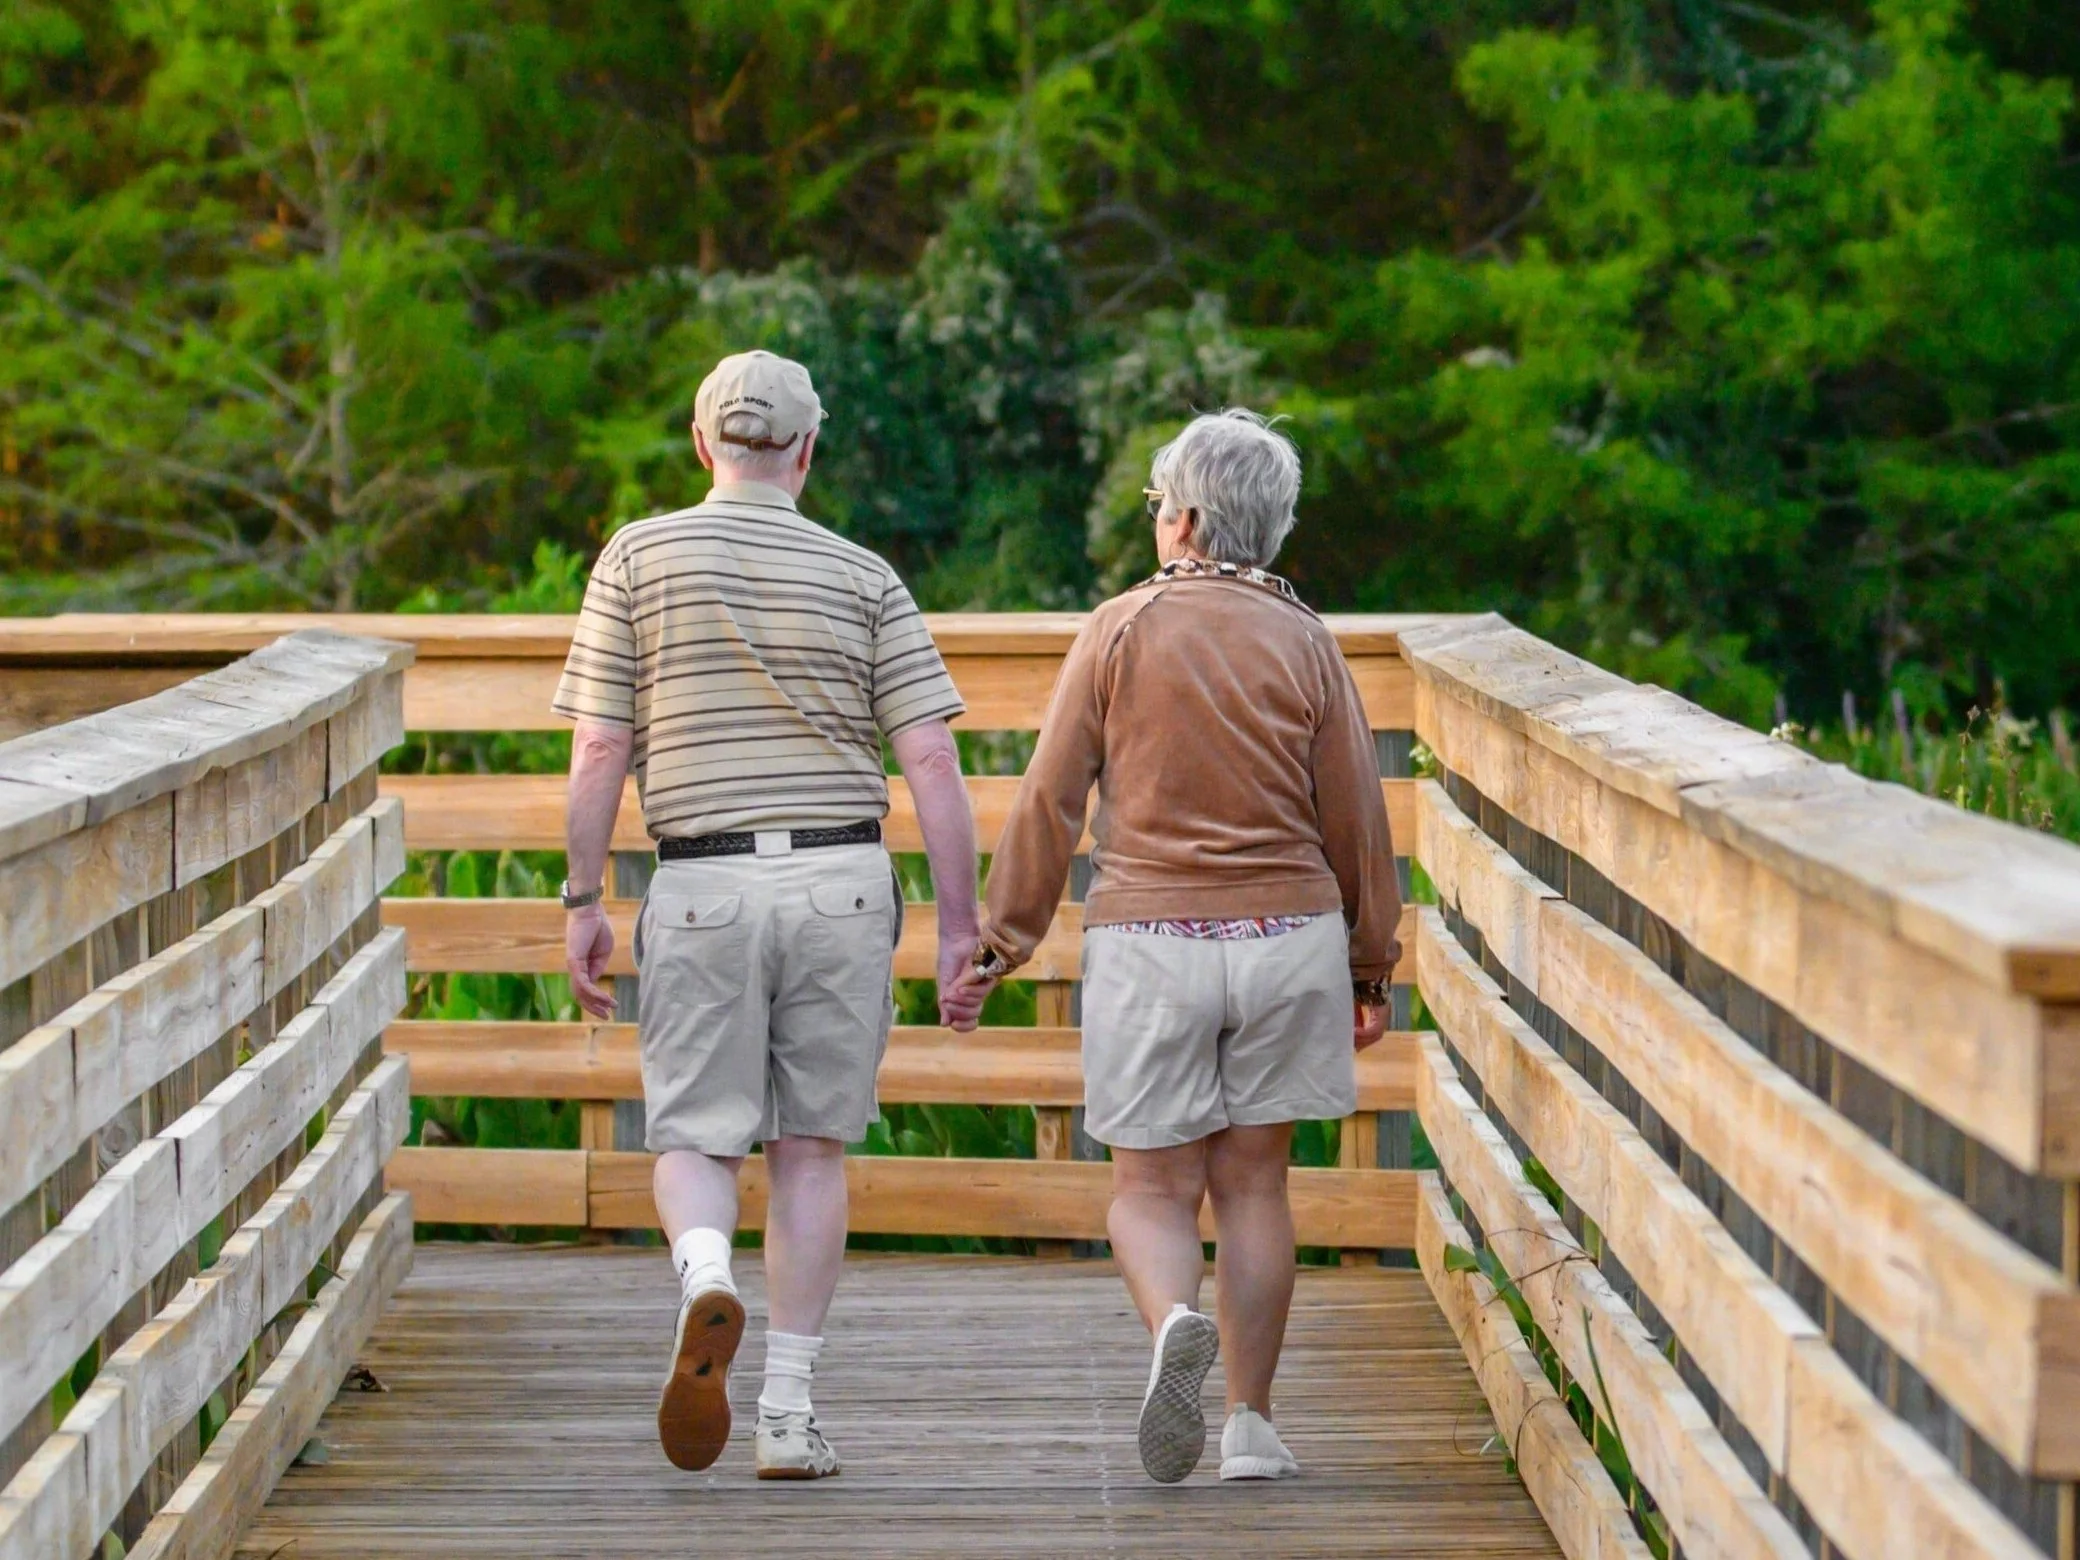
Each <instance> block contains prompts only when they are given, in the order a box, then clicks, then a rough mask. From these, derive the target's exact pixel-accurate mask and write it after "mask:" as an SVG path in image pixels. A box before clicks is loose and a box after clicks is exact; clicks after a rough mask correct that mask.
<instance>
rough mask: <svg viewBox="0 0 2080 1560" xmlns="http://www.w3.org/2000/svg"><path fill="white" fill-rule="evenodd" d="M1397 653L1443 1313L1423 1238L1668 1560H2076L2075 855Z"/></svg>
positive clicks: (1795, 761) (1450, 631)
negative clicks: (1537, 1353) (1582, 1400)
mask: <svg viewBox="0 0 2080 1560" xmlns="http://www.w3.org/2000/svg"><path fill="white" fill-rule="evenodd" d="M1401 642H1402V645H1403V647H1404V651H1405V654H1406V655H1407V657H1408V661H1409V664H1410V666H1411V668H1412V670H1413V672H1414V675H1415V677H1416V725H1417V731H1418V733H1419V735H1420V736H1421V738H1422V740H1423V741H1424V742H1425V743H1426V744H1427V745H1428V746H1429V748H1430V749H1431V750H1432V751H1433V752H1434V753H1435V755H1436V759H1437V763H1438V765H1439V766H1440V768H1441V771H1442V774H1441V776H1440V778H1439V780H1437V781H1426V782H1424V783H1422V784H1420V785H1419V786H1418V787H1417V791H1416V799H1415V805H1416V814H1417V855H1418V857H1419V858H1420V860H1421V862H1422V864H1423V866H1424V868H1425V869H1426V871H1427V872H1428V874H1429V876H1430V877H1431V879H1432V880H1433V881H1434V883H1435V884H1436V887H1437V891H1438V897H1439V899H1440V900H1441V902H1442V911H1441V913H1440V911H1437V910H1428V909H1426V910H1424V911H1423V912H1422V915H1423V924H1422V927H1421V930H1420V932H1419V934H1418V936H1417V938H1416V947H1417V950H1418V955H1417V958H1418V975H1419V985H1420V988H1421V991H1422V994H1423V997H1424V1000H1425V1002H1426V1004H1427V1005H1428V1007H1429V1009H1430V1011H1431V1013H1432V1015H1433V1016H1434V1017H1435V1020H1436V1022H1437V1025H1438V1029H1439V1031H1440V1036H1441V1038H1440V1039H1438V1040H1429V1039H1426V1040H1425V1041H1423V1042H1422V1044H1423V1049H1424V1055H1423V1057H1422V1059H1421V1061H1420V1062H1419V1064H1418V1067H1417V1092H1418V1097H1419V1109H1420V1114H1421V1119H1422V1121H1423V1124H1424V1127H1425V1130H1426V1132H1427V1134H1428V1136H1429V1139H1430V1141H1431V1144H1432V1146H1433V1147H1434V1149H1435V1151H1436V1154H1437V1157H1438V1160H1439V1163H1440V1166H1441V1173H1442V1175H1443V1177H1444V1178H1445V1180H1446V1181H1447V1182H1448V1183H1449V1186H1450V1189H1451V1192H1452V1204H1451V1206H1450V1207H1448V1208H1445V1209H1443V1210H1441V1211H1440V1210H1431V1212H1432V1214H1433V1215H1434V1218H1424V1217H1423V1216H1422V1213H1421V1211H1420V1210H1419V1219H1420V1220H1421V1223H1420V1229H1421V1231H1422V1232H1423V1238H1424V1242H1425V1244H1424V1245H1423V1246H1422V1247H1421V1248H1419V1249H1420V1252H1421V1255H1422V1259H1423V1264H1424V1268H1425V1271H1426V1273H1427V1274H1429V1276H1430V1278H1431V1282H1432V1285H1433V1287H1434V1288H1436V1289H1437V1290H1438V1292H1439V1295H1440V1298H1441V1299H1443V1298H1445V1297H1446V1295H1447V1294H1448V1293H1450V1292H1452V1291H1454V1290H1455V1289H1456V1288H1458V1287H1460V1286H1461V1285H1462V1284H1463V1281H1464V1279H1465V1276H1466V1275H1465V1274H1464V1273H1463V1272H1457V1271H1448V1264H1447V1261H1446V1250H1445V1248H1446V1246H1447V1245H1449V1244H1451V1243H1452V1239H1456V1237H1454V1238H1452V1239H1447V1238H1444V1237H1439V1236H1433V1235H1432V1234H1430V1233H1429V1231H1430V1228H1431V1225H1432V1224H1433V1223H1434V1222H1437V1221H1439V1220H1441V1219H1442V1217H1443V1215H1444V1214H1447V1213H1449V1214H1452V1215H1455V1216H1457V1217H1459V1218H1461V1219H1463V1221H1464V1226H1465V1228H1464V1230H1463V1232H1462V1233H1463V1234H1464V1236H1465V1239H1466V1240H1468V1241H1472V1242H1477V1243H1480V1244H1483V1245H1485V1247H1486V1248H1487V1250H1488V1251H1489V1252H1490V1253H1491V1254H1492V1257H1493V1259H1494V1260H1495V1261H1496V1262H1497V1263H1499V1265H1500V1268H1501V1270H1502V1271H1503V1272H1505V1273H1506V1274H1507V1275H1509V1276H1511V1277H1513V1278H1514V1279H1515V1281H1516V1283H1517V1286H1518V1288H1519V1290H1520V1292H1521V1295H1522V1298H1523V1301H1524V1303H1525V1304H1526V1305H1527V1306H1528V1309H1529V1312H1530V1314H1531V1316H1532V1317H1533V1319H1534V1321H1535V1324H1536V1326H1537V1328H1538V1330H1539V1331H1540V1332H1541V1333H1542V1334H1543V1335H1544V1338H1545V1340H1546V1341H1547V1344H1548V1346H1549V1347H1550V1348H1551V1349H1552V1350H1553V1351H1555V1353H1556V1354H1557V1358H1558V1360H1559V1362H1560V1364H1561V1366H1562V1367H1563V1368H1564V1370H1565V1372H1566V1373H1567V1376H1568V1377H1569V1378H1570V1379H1571V1380H1573V1381H1574V1382H1576V1383H1578V1384H1580V1386H1581V1387H1582V1389H1583V1390H1584V1391H1585V1392H1587V1394H1588V1399H1589V1401H1590V1403H1591V1404H1592V1405H1593V1406H1594V1409H1595V1412H1596V1416H1597V1418H1598V1420H1599V1421H1600V1424H1601V1427H1602V1428H1603V1429H1606V1430H1608V1431H1609V1433H1610V1434H1611V1435H1612V1436H1614V1438H1615V1439H1616V1440H1618V1441H1621V1442H1622V1444H1623V1447H1624V1450H1625V1455H1626V1458H1627V1459H1628V1464H1629V1467H1630V1469H1631V1470H1632V1472H1633V1473H1634V1474H1635V1475H1636V1476H1637V1478H1638V1480H1639V1482H1640V1484H1641V1485H1642V1486H1643V1487H1644V1489H1645V1491H1646V1492H1647V1494H1648V1495H1649V1496H1650V1497H1651V1500H1652V1502H1653V1506H1654V1508H1656V1512H1657V1514H1656V1515H1654V1516H1653V1518H1652V1520H1653V1521H1654V1522H1657V1523H1659V1524H1661V1525H1662V1526H1663V1528H1664V1529H1665V1532H1666V1534H1667V1536H1668V1537H1669V1538H1670V1539H1672V1540H1673V1541H1674V1543H1675V1544H1676V1545H1677V1546H1678V1547H1679V1548H1680V1550H1681V1552H1683V1553H1685V1554H1716V1555H1729V1556H1747V1555H1787V1556H1788V1555H1797V1554H1807V1553H1827V1554H1837V1555H1841V1556H1845V1557H1848V1560H1884V1557H1892V1556H1905V1555H1917V1556H1918V1555H1943V1556H1960V1557H1961V1556H1993V1555H2002V1556H2011V1555H2012V1556H2024V1555H2046V1556H2052V1557H2055V1560H2070V1557H2071V1556H2072V1555H2073V1554H2074V1537H2075V1536H2074V1527H2075V1512H2074V1485H2073V1483H2072V1481H2073V1479H2074V1478H2075V1476H2076V1475H2080V1289H2076V1288H2075V1285H2074V1282H2073V1279H2074V1275H2075V1268H2076V1261H2080V1251H2076V1242H2080V1198H2076V1193H2075V1182H2074V1178H2075V1176H2076V1173H2080V1149H2076V1145H2080V1090H2076V1088H2075V1081H2076V1080H2080V1006H2076V1005H2075V1002H2076V999H2080V850H2075V849H2073V848H2072V847H2071V846H2068V845H2066V844H2063V843H2062V842H2058V841H2055V840H2052V839H2049V838H2047V837H2044V836H2039V835H2032V834H2028V833H2026V832H2024V831H2021V830H2018V829H2013V828H2009V827H2007V826H2005V825H2001V824H1997V823H1994V822H1991V821H1989V820H1987V819H1984V818H1979V817H1974V816H1972V815H1969V814H1966V813H1963V812H1960V811H1957V810H1955V809H1952V808H1949V807H1947V806H1945V805H1943V804H1941V803H1938V802H1934V801H1930V800H1927V799H1925V798H1922V797H1919V796H1917V795H1914V794H1913V793H1910V792H1907V791H1905V790H1902V789H1900V788H1898V787H1892V786H1881V785H1876V784H1873V783H1870V782H1867V781H1864V780H1861V779H1859V778H1857V777H1856V776H1854V775H1851V774H1849V773H1848V772H1846V771H1844V770H1841V769H1839V768H1837V767H1834V766H1829V765H1825V764H1821V763H1819V762H1818V761H1816V760H1814V759H1812V758H1811V757H1809V756H1808V755H1806V754H1804V753H1803V752H1801V751H1800V750H1798V749H1797V748H1795V747H1793V746H1791V745H1789V744H1786V743H1782V742H1777V741H1773V740H1771V739H1769V738H1766V737H1762V736H1759V735H1756V734H1754V733H1752V732H1748V731H1745V730H1743V729H1741V728H1738V727H1735V726H1732V725H1729V724H1728V723H1726V722H1723V721H1719V720H1717V719H1715V718H1714V717H1712V716H1710V715H1708V714H1706V713H1705V712H1703V711H1701V710H1698V709H1696V708H1695V707H1694V706H1691V705H1688V704H1686V703H1684V702H1683V701H1681V700H1680V699H1676V698H1674V697H1673V696H1671V695H1669V694H1666V693H1662V692H1660V691H1658V690H1654V689H1647V688H1639V687H1634V686H1632V685H1631V684H1628V683H1626V682H1624V681H1623V680H1622V679H1620V678H1617V677H1614V676H1611V675H1610V674H1608V673H1604V672H1601V671H1598V670H1597V669H1595V668H1593V667H1591V666H1589V665H1587V664H1586V663H1584V662H1581V661H1579V660H1576V659H1575V658H1573V657H1571V656H1567V655H1564V654H1562V653H1560V652H1558V651H1556V650H1554V649H1553V648H1552V647H1551V646H1549V645H1545V644H1543V643H1541V642H1540V641H1538V640H1536V639H1534V638H1532V637H1531V636H1530V635H1527V634H1523V633H1521V632H1519V631H1517V630H1515V629H1513V628H1511V627H1510V626H1509V625H1507V624H1506V623H1504V622H1502V621H1501V620H1500V619H1493V618H1490V619H1486V620H1473V621H1462V622H1460V623H1457V624H1453V625H1440V626H1437V627H1434V628H1428V629H1417V630H1411V631H1410V632H1408V633H1406V634H1404V635H1403V636H1402V640H1401ZM1541 1188H1544V1190H1541ZM1555 1193H1557V1203H1558V1205H1557V1206H1556V1205H1555V1203H1554V1202H1553V1201H1552V1200H1549V1199H1550V1198H1551V1197H1552V1196H1553V1195H1554V1194H1555ZM1457 1265H1459V1264H1453V1265H1451V1266H1457ZM1447 1309H1448V1310H1450V1309H1451V1306H1450V1305H1447ZM1461 1336H1462V1341H1464V1342H1465V1343H1466V1345H1467V1348H1468V1350H1469V1352H1472V1351H1473V1350H1475V1349H1476V1348H1477V1347H1480V1346H1481V1340H1480V1337H1479V1336H1478V1335H1477V1334H1476V1333H1475V1331H1473V1330H1472V1329H1471V1327H1470V1326H1468V1327H1462V1329H1461ZM1491 1402H1493V1403H1494V1404H1495V1406H1496V1408H1497V1411H1498V1414H1499V1415H1500V1414H1503V1412H1504V1404H1503V1403H1502V1401H1501V1400H1500V1399H1499V1398H1497V1397H1495V1395H1494V1394H1493V1393H1491ZM1505 1423H1506V1421H1505ZM1599 1433H1601V1431H1600V1432H1599ZM1522 1456H1523V1454H1522V1453H1521V1452H1520V1457H1522ZM1526 1477H1527V1480H1531V1479H1532V1473H1531V1470H1530V1469H1529V1468H1528V1467H1527V1469H1526ZM1547 1482H1548V1485H1549V1487H1551V1488H1553V1489H1554V1490H1556V1491H1557V1490H1560V1489H1561V1488H1562V1486H1563V1484H1564V1481H1554V1480H1548V1481H1547ZM1538 1488H1539V1486H1538V1484H1537V1482H1535V1481H1534V1482H1533V1489H1534V1492H1536V1491H1537V1489H1538ZM1555 1498H1556V1499H1562V1500H1564V1495H1556V1496H1555ZM1547 1514H1548V1517H1549V1520H1552V1521H1553V1525H1554V1528H1555V1531H1556V1532H1559V1533H1561V1534H1562V1537H1563V1544H1565V1542H1566V1528H1567V1522H1568V1520H1569V1519H1568V1518H1567V1517H1566V1515H1565V1513H1556V1512H1554V1511H1548V1513H1547ZM1823 1546H1824V1547H1823ZM1569 1552H1570V1553H1571V1554H1572V1553H1576V1552H1579V1551H1577V1550H1576V1549H1574V1548H1570V1549H1569Z"/></svg>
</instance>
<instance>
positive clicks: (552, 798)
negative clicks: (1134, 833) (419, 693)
mask: <svg viewBox="0 0 2080 1560" xmlns="http://www.w3.org/2000/svg"><path fill="white" fill-rule="evenodd" d="M967 780H968V802H969V805H970V806H971V807H972V808H973V810H974V814H975V840H976V843H977V844H978V845H979V846H980V847H981V848H982V850H983V851H985V852H987V851H989V850H990V849H992V848H993V847H994V846H995V844H996V842H997V840H998V839H999V838H1000V837H1001V836H1002V835H1003V832H1004V824H1005V821H1006V820H1007V819H1008V818H1009V817H1010V815H1011V801H1012V798H1013V797H1015V796H1016V795H1017V794H1018V777H1017V776H1015V775H970V776H968V777H967ZM381 786H382V794H383V795H384V796H386V797H395V798H396V799H397V800H399V801H400V802H402V803H403V804H404V828H405V841H406V843H407V844H408V845H409V846H410V847H411V848H412V849H413V850H562V849H563V845H564V794H565V790H566V780H565V777H564V776H562V775H470V774H454V775H384V776H383V777H382V781H381ZM1381 786H1382V789H1383V790H1384V792H1385V795H1386V800H1387V823H1388V827H1389V829H1390V831H1391V832H1392V834H1393V836H1394V841H1395V845H1396V848H1397V849H1399V850H1401V851H1404V852H1409V853H1412V847H1413V845H1414V841H1415V789H1414V788H1415V782H1414V781H1413V780H1385V781H1382V782H1381ZM888 802H889V808H888V816H887V817H886V818H884V819H883V820H882V824H881V829H882V842H883V843H884V844H885V845H886V846H887V847H888V848H889V849H890V850H892V851H899V852H905V851H907V852H917V851H922V850H923V849H924V835H923V833H922V831H921V830H920V829H919V828H918V824H917V807H916V804H915V803H914V802H913V801H912V800H911V796H910V787H909V785H908V784H907V783H906V782H905V781H904V779H903V777H902V776H901V775H891V776H889V780H888ZM1090 843H1091V840H1090V832H1089V830H1088V829H1086V830H1085V832H1084V835H1083V838H1082V840H1081V841H1080V842H1079V843H1078V845H1077V849H1078V850H1079V851H1088V850H1089V849H1090ZM655 847H656V842H655V841H653V840H652V839H651V838H650V836H649V834H648V833H647V832H646V831H645V830H644V828H643V810H642V807H641V805H640V803H639V802H638V801H637V798H636V784H635V781H634V779H633V778H631V779H630V780H628V781H627V783H626V784H625V785H624V787H623V790H622V795H621V810H620V811H619V812H618V813H617V814H616V815H615V818H614V836H613V848H614V849H615V850H630V851H648V850H653V849H655Z"/></svg>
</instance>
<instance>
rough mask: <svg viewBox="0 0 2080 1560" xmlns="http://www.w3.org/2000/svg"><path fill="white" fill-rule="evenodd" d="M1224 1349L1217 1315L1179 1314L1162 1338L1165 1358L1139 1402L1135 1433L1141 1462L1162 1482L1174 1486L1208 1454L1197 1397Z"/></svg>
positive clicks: (1158, 1481)
mask: <svg viewBox="0 0 2080 1560" xmlns="http://www.w3.org/2000/svg"><path fill="white" fill-rule="evenodd" d="M1220 1347H1221V1335H1220V1330H1219V1329H1218V1328H1216V1327H1215V1326H1214V1323H1213V1318H1212V1317H1210V1316H1200V1315H1198V1314H1196V1313H1194V1314H1192V1315H1189V1316H1184V1317H1180V1318H1179V1319H1178V1320H1177V1321H1176V1322H1175V1323H1174V1324H1172V1325H1171V1328H1170V1330H1169V1332H1167V1333H1166V1334H1164V1336H1163V1360H1162V1364H1161V1365H1160V1366H1159V1367H1158V1368H1157V1370H1156V1380H1155V1385H1154V1386H1152V1387H1151V1388H1149V1392H1148V1397H1147V1399H1146V1400H1145V1401H1144V1402H1143V1403H1142V1405H1141V1424H1140V1428H1139V1430H1138V1432H1137V1435H1136V1440H1137V1441H1138V1443H1139V1445H1140V1449H1141V1466H1142V1468H1143V1469H1144V1470H1145V1471H1146V1472H1147V1474H1148V1476H1149V1477H1150V1478H1151V1479H1153V1480H1155V1481H1156V1483H1158V1484H1175V1483H1177V1482H1178V1481H1179V1480H1180V1479H1182V1478H1184V1477H1185V1476H1186V1475H1187V1474H1189V1473H1190V1472H1191V1471H1192V1470H1193V1469H1194V1468H1196V1467H1198V1466H1199V1459H1200V1458H1201V1457H1202V1456H1204V1455H1205V1452H1206V1410H1205V1407H1204V1406H1203V1405H1202V1404H1201V1402H1200V1400H1199V1393H1200V1389H1201V1388H1202V1387H1204V1386H1205V1384H1206V1373H1207V1372H1208V1371H1210V1370H1211V1369H1213V1362H1214V1359H1215V1358H1216V1357H1217V1356H1218V1355H1219V1353H1220Z"/></svg>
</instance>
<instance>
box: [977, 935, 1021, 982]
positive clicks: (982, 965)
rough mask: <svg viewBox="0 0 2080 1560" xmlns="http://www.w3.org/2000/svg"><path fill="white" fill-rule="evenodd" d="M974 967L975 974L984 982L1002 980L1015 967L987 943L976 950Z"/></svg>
mask: <svg viewBox="0 0 2080 1560" xmlns="http://www.w3.org/2000/svg"><path fill="white" fill-rule="evenodd" d="M974 965H975V973H976V974H977V975H980V976H981V977H982V978H983V979H984V980H1002V979H1003V978H1004V977H1005V976H1006V975H1009V974H1010V973H1011V972H1012V970H1013V969H1015V968H1016V967H1017V966H1015V965H1014V964H1012V962H1011V961H1010V960H1009V959H1007V958H1005V957H1004V956H1003V955H1002V954H1001V953H999V952H997V950H996V949H994V948H992V947H991V946H990V945H989V944H988V943H983V944H981V945H980V946H979V947H977V948H976V950H975V958H974Z"/></svg>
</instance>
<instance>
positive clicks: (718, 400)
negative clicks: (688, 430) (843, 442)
mask: <svg viewBox="0 0 2080 1560" xmlns="http://www.w3.org/2000/svg"><path fill="white" fill-rule="evenodd" d="M824 416H825V413H824V410H823V403H822V402H821V401H819V400H817V399H816V387H815V386H814V385H812V384H810V383H809V371H808V370H807V369H806V368H804V367H802V365H801V364H799V363H797V362H795V361H794V360H793V359H792V358H784V357H779V356H777V355H775V354H774V353H771V352H739V353H737V354H736V355H735V356H733V357H726V358H724V359H723V360H722V361H721V362H720V363H717V364H716V365H715V368H714V370H713V372H711V373H710V374H709V375H708V377H707V378H706V379H703V380H702V381H701V388H700V393H699V394H697V395H696V396H695V397H694V398H693V423H694V426H695V427H697V428H699V429H700V431H701V434H702V436H703V437H704V438H706V439H707V441H708V445H709V447H710V448H711V449H712V448H713V447H715V446H716V445H720V444H735V445H739V446H742V447H743V448H745V449H753V450H785V449H791V448H793V447H794V443H795V441H796V440H797V439H800V438H804V437H806V436H807V435H808V434H809V433H811V432H813V431H814V430H815V428H816V427H817V425H818V424H820V423H821V422H822V421H823V419H824Z"/></svg>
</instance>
